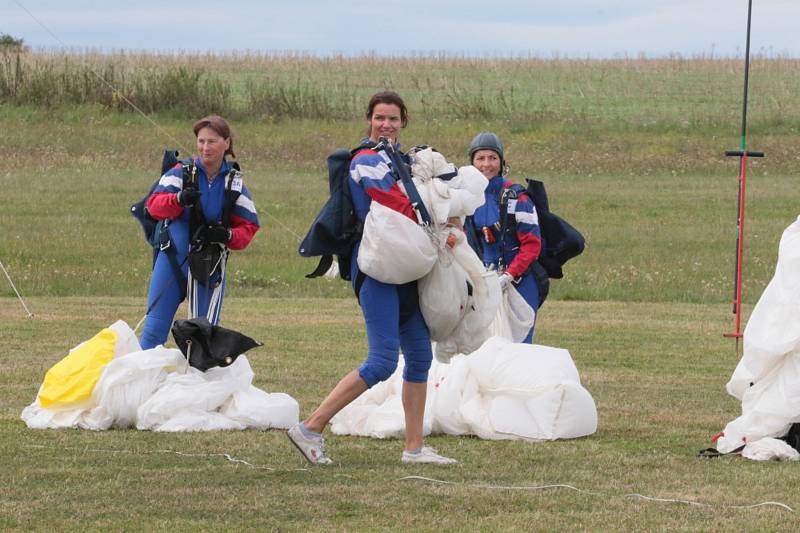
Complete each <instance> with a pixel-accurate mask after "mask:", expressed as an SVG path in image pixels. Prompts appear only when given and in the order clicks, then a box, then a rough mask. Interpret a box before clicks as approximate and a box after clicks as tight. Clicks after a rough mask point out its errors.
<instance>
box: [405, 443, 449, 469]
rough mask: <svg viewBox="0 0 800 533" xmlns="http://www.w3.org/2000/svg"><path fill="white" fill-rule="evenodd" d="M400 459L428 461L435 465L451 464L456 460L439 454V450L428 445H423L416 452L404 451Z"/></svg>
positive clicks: (406, 461)
mask: <svg viewBox="0 0 800 533" xmlns="http://www.w3.org/2000/svg"><path fill="white" fill-rule="evenodd" d="M402 460H403V462H404V463H429V464H437V465H453V464H456V463H457V462H458V461H456V460H455V459H451V458H449V457H444V456H443V455H439V452H437V451H436V449H435V448H431V447H430V446H423V447H422V449H421V450H420V451H419V452H417V453H409V452H406V451H404V452H403V459H402Z"/></svg>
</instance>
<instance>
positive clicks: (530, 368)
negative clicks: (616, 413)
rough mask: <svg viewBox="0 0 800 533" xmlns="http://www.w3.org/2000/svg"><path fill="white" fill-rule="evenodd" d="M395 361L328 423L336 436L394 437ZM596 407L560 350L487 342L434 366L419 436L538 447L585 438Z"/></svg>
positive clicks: (398, 403) (398, 409)
mask: <svg viewBox="0 0 800 533" xmlns="http://www.w3.org/2000/svg"><path fill="white" fill-rule="evenodd" d="M401 388H402V363H401V365H400V366H399V367H398V369H397V371H396V372H395V374H393V375H392V377H391V378H390V379H389V380H387V381H385V382H383V383H380V384H379V385H376V386H375V387H373V388H372V389H370V390H368V391H367V392H365V393H364V394H362V395H361V396H360V397H359V398H358V399H356V400H355V401H354V402H352V403H351V404H350V405H348V406H347V407H346V408H344V409H343V410H342V411H340V412H339V413H338V414H337V415H336V416H335V417H334V418H333V420H332V421H331V422H332V426H331V429H332V430H333V432H334V433H336V434H340V435H360V436H367V437H373V438H392V437H401V436H402V435H403V434H404V431H405V419H404V416H403V408H402V397H401ZM596 430H597V407H596V406H595V403H594V400H593V399H592V396H591V394H589V392H588V391H587V390H586V389H584V388H583V386H582V385H581V383H580V377H579V375H578V370H577V368H576V367H575V364H574V363H573V361H572V358H571V357H570V354H569V352H568V351H567V350H563V349H560V348H551V347H547V346H538V345H530V344H516V343H512V342H510V341H508V340H507V339H502V338H499V337H492V338H491V339H489V340H488V341H487V342H485V343H484V345H483V346H482V347H481V348H480V349H479V350H477V351H475V352H474V353H473V354H472V355H470V356H464V355H459V356H456V357H454V358H453V359H452V360H451V362H450V364H449V365H442V364H438V363H437V362H436V361H434V363H433V366H432V367H431V371H430V377H429V379H428V392H427V399H426V406H425V419H424V423H423V431H424V433H425V434H430V433H434V434H436V433H445V434H450V435H476V436H478V437H480V438H482V439H494V440H497V439H515V440H527V441H542V440H554V439H569V438H576V437H583V436H586V435H590V434H592V433H594V432H595V431H596Z"/></svg>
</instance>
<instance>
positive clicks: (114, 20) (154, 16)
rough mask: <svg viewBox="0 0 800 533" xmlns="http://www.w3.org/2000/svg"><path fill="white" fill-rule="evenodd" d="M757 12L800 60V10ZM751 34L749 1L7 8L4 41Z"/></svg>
mask: <svg viewBox="0 0 800 533" xmlns="http://www.w3.org/2000/svg"><path fill="white" fill-rule="evenodd" d="M753 4H754V5H753V23H752V24H753V27H752V38H751V39H752V41H751V50H752V51H753V52H761V53H766V54H769V55H778V54H781V55H788V56H794V57H800V38H798V35H797V34H798V24H799V23H800V0H753ZM26 10H27V11H26ZM28 11H29V12H30V14H29V13H28ZM31 15H33V16H31ZM34 17H35V19H38V21H39V22H41V24H42V25H44V26H45V27H46V28H47V29H49V30H50V32H52V34H53V35H50V34H49V33H48V32H47V31H46V30H45V29H44V28H42V26H41V25H40V24H39V23H38V22H37V20H35V19H34ZM746 23H747V0H693V1H690V0H606V1H598V0H560V1H559V0H556V1H553V0H547V1H545V0H406V1H403V2H395V1H390V0H376V1H362V0H263V1H260V2H255V1H253V2H247V1H243V0H213V1H208V0H195V1H193V2H185V1H176V0H168V1H164V0H161V1H154V0H138V1H134V2H125V1H123V0H117V1H116V2H110V1H102V2H101V1H92V0H63V1H62V0H0V33H7V34H10V35H13V36H14V37H18V38H19V37H21V38H23V39H24V40H25V43H27V44H28V45H31V46H33V47H35V48H36V47H45V48H54V47H55V48H60V47H62V45H66V46H67V47H76V48H87V47H88V48H98V49H102V50H106V51H110V50H114V49H127V50H137V51H138V50H153V51H174V50H186V51H202V52H206V51H228V50H261V51H272V52H274V51H283V50H292V51H302V52H308V53H313V54H319V55H328V54H332V53H344V54H346V55H358V54H361V53H365V52H375V53H378V54H408V53H431V52H442V51H444V52H449V53H454V54H464V55H477V56H485V55H501V56H518V55H529V54H531V55H537V56H541V57H551V56H552V55H554V54H558V55H561V56H570V57H615V56H625V55H626V56H629V57H635V56H638V55H639V54H645V55H646V56H648V57H657V56H663V55H667V54H671V53H677V54H681V55H684V56H695V55H701V54H703V55H706V56H707V55H711V54H713V55H714V56H743V54H744V47H745V46H744V44H745V31H746Z"/></svg>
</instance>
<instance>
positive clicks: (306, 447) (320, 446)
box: [286, 424, 333, 465]
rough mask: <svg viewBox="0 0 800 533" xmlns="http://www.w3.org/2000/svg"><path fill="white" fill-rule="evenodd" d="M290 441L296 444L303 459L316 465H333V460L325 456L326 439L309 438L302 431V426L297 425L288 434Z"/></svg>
mask: <svg viewBox="0 0 800 533" xmlns="http://www.w3.org/2000/svg"><path fill="white" fill-rule="evenodd" d="M286 435H287V436H288V437H289V440H290V441H291V442H292V444H294V445H295V446H296V447H297V449H298V450H300V453H302V454H303V457H305V458H306V459H308V462H309V463H311V464H314V465H330V464H333V461H331V458H330V457H328V456H327V455H325V439H324V438H323V437H322V436H319V437H311V438H308V437H306V436H305V435H303V432H302V431H301V430H300V424H295V425H293V426H292V427H291V428H289V431H287V432H286Z"/></svg>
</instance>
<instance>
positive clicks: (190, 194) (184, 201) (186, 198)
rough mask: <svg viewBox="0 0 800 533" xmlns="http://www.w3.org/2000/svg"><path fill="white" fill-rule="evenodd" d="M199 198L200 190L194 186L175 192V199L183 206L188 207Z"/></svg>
mask: <svg viewBox="0 0 800 533" xmlns="http://www.w3.org/2000/svg"><path fill="white" fill-rule="evenodd" d="M199 199H200V191H198V190H197V189H196V188H194V187H186V188H185V189H183V190H182V191H181V192H179V193H178V194H177V197H176V200H178V203H179V204H180V205H182V206H183V207H190V206H193V205H195V204H196V203H197V201H198V200H199Z"/></svg>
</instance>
